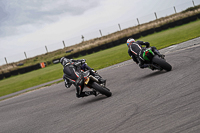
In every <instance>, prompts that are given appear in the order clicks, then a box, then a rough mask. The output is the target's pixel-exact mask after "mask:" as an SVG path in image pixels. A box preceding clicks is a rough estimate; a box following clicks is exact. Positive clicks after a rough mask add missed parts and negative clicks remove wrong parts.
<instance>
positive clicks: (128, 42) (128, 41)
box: [127, 38, 135, 47]
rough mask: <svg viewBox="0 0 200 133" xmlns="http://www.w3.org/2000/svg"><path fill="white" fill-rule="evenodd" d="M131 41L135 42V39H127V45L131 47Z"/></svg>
mask: <svg viewBox="0 0 200 133" xmlns="http://www.w3.org/2000/svg"><path fill="white" fill-rule="evenodd" d="M130 42H135V40H134V39H133V38H129V39H128V40H127V46H128V47H129V45H130Z"/></svg>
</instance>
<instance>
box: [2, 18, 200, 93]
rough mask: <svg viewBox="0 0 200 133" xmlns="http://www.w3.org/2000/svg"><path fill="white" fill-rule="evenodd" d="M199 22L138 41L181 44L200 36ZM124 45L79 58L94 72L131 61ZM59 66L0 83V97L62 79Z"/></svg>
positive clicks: (152, 44) (169, 44)
mask: <svg viewBox="0 0 200 133" xmlns="http://www.w3.org/2000/svg"><path fill="white" fill-rule="evenodd" d="M199 29H200V20H197V21H195V22H191V23H188V24H185V25H182V26H178V27H175V28H172V29H167V30H165V31H161V32H159V33H154V34H152V35H148V36H145V37H141V38H140V39H138V40H142V41H148V42H150V44H151V46H156V47H157V48H158V49H162V48H164V47H168V46H171V45H173V44H177V43H181V42H184V41H187V40H190V39H193V38H196V37H199V36H200V30H199ZM127 51H128V48H127V46H126V44H122V45H119V46H116V47H113V48H110V49H106V50H103V51H99V52H97V53H93V54H90V55H86V56H83V57H80V58H84V59H86V60H87V61H86V62H87V63H88V65H89V66H90V67H92V68H94V69H95V70H98V69H101V68H105V67H108V66H110V65H114V64H116V63H120V62H123V61H126V60H129V59H131V58H130V57H129V56H128V53H127ZM62 75H63V72H62V66H61V64H56V65H51V66H48V67H46V68H43V69H39V70H36V71H32V72H29V73H25V74H22V75H17V76H13V77H10V78H7V79H4V80H1V81H0V96H4V95H7V94H10V93H13V92H17V91H20V90H23V89H26V88H29V87H32V86H36V85H39V84H42V83H46V82H49V81H52V80H56V79H59V78H62Z"/></svg>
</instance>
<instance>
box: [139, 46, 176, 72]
mask: <svg viewBox="0 0 200 133" xmlns="http://www.w3.org/2000/svg"><path fill="white" fill-rule="evenodd" d="M142 56H143V59H144V60H145V63H146V64H149V68H150V69H151V70H160V71H162V70H163V69H164V70H166V71H171V69H172V66H171V65H170V64H169V63H167V62H166V60H165V59H164V57H163V58H161V57H159V56H158V55H156V54H155V53H154V52H153V51H152V50H151V48H147V49H146V50H144V52H143V54H142Z"/></svg>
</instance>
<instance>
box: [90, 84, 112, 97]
mask: <svg viewBox="0 0 200 133" xmlns="http://www.w3.org/2000/svg"><path fill="white" fill-rule="evenodd" d="M91 86H92V88H94V89H95V90H96V91H98V92H99V93H101V94H102V95H105V96H107V97H110V96H112V93H111V92H110V90H109V89H108V88H106V87H103V86H101V85H100V84H98V83H96V82H93V83H92V84H91Z"/></svg>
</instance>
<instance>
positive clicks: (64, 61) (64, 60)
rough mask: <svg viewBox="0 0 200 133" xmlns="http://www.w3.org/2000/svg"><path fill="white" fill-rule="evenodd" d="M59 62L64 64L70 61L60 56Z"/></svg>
mask: <svg viewBox="0 0 200 133" xmlns="http://www.w3.org/2000/svg"><path fill="white" fill-rule="evenodd" d="M60 63H61V64H62V65H63V66H65V65H66V64H68V63H70V60H69V59H67V58H65V57H62V58H60Z"/></svg>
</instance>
